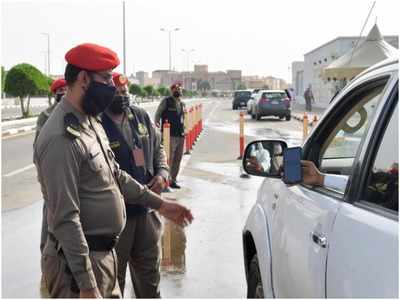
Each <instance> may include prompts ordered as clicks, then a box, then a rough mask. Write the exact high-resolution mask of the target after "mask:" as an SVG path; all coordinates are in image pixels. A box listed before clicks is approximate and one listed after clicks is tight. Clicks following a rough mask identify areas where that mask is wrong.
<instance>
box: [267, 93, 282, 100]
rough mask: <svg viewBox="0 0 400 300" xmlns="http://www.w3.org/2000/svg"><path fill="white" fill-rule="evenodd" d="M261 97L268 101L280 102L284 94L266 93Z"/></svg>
mask: <svg viewBox="0 0 400 300" xmlns="http://www.w3.org/2000/svg"><path fill="white" fill-rule="evenodd" d="M262 97H266V98H268V99H270V100H282V99H284V98H286V97H287V96H286V94H285V93H271V92H267V93H263V95H262Z"/></svg>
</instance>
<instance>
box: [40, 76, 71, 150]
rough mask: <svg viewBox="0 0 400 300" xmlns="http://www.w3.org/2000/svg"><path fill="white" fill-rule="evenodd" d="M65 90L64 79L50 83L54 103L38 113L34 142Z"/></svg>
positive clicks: (65, 83)
mask: <svg viewBox="0 0 400 300" xmlns="http://www.w3.org/2000/svg"><path fill="white" fill-rule="evenodd" d="M66 90H67V82H66V81H65V79H56V80H54V81H53V82H52V84H51V86H50V91H51V92H52V94H53V95H54V99H55V100H56V101H55V102H54V103H53V104H52V105H51V106H50V107H48V108H46V109H45V110H44V111H42V112H41V113H40V115H39V117H38V119H37V122H36V135H35V141H36V139H37V137H38V136H39V133H40V130H41V129H42V127H43V125H44V123H46V121H47V119H48V118H49V117H50V115H51V113H52V112H53V110H54V108H55V107H56V105H57V104H58V103H59V102H60V101H61V98H62V96H64V94H65V92H66ZM35 141H34V143H35Z"/></svg>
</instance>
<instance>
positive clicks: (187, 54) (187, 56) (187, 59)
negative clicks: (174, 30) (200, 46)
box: [182, 49, 195, 72]
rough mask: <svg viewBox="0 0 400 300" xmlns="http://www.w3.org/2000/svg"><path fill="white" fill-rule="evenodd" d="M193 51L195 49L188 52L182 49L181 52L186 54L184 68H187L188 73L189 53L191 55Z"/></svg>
mask: <svg viewBox="0 0 400 300" xmlns="http://www.w3.org/2000/svg"><path fill="white" fill-rule="evenodd" d="M194 51H195V49H190V50H186V49H182V52H184V53H185V54H186V68H187V71H188V72H189V70H190V60H189V57H190V53H192V52H194Z"/></svg>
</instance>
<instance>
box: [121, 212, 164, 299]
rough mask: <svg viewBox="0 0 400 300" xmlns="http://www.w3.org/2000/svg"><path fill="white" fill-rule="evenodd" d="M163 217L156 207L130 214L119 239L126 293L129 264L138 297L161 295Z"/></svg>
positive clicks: (122, 283)
mask: <svg viewBox="0 0 400 300" xmlns="http://www.w3.org/2000/svg"><path fill="white" fill-rule="evenodd" d="M161 227H162V226H161V221H160V218H159V217H158V215H157V213H156V212H155V211H151V212H149V213H147V214H144V215H138V216H128V218H127V222H126V226H125V228H124V231H123V232H122V234H121V236H120V239H119V241H118V244H117V247H116V250H117V256H118V281H119V285H120V287H121V291H122V293H123V292H124V288H125V277H126V268H127V265H128V262H129V271H130V273H131V280H132V284H133V288H134V291H135V296H136V298H160V297H161V295H160V287H159V284H160V237H161Z"/></svg>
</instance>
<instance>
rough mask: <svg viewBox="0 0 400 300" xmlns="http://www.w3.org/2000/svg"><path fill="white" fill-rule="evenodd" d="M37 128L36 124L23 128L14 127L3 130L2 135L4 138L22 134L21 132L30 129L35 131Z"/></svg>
mask: <svg viewBox="0 0 400 300" xmlns="http://www.w3.org/2000/svg"><path fill="white" fill-rule="evenodd" d="M35 129H36V125H32V126H24V127H21V128H13V129H9V130H6V131H4V132H2V133H1V137H2V138H3V137H8V136H12V135H16V134H20V133H25V132H30V131H34V130H35Z"/></svg>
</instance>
